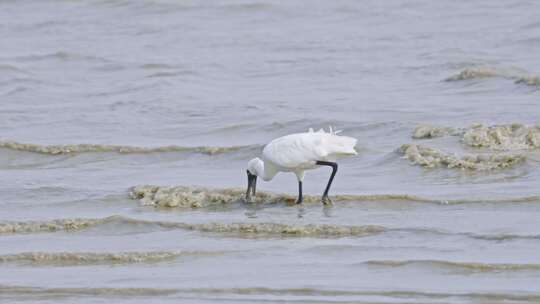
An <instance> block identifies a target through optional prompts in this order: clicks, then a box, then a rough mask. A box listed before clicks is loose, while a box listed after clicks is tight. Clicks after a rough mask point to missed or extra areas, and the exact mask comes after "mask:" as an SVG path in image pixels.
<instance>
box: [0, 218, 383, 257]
mask: <svg viewBox="0 0 540 304" xmlns="http://www.w3.org/2000/svg"><path fill="white" fill-rule="evenodd" d="M110 224H115V225H124V226H129V225H134V226H137V227H139V228H140V226H144V225H147V226H148V227H149V228H150V227H151V226H154V227H155V226H158V227H161V228H163V229H182V230H190V231H198V232H209V233H225V234H238V235H261V236H268V235H270V236H271V235H274V236H311V237H316V236H321V237H342V236H367V235H373V234H378V233H381V232H384V231H385V228H384V227H381V226H373V225H365V226H337V225H315V224H309V225H290V224H280V223H204V224H190V223H181V222H163V221H145V220H138V219H132V218H126V217H121V216H111V217H107V218H102V219H61V220H51V221H28V222H0V234H21V233H22V234H24V233H41V232H57V231H78V230H84V229H89V228H92V227H98V226H104V225H110ZM0 261H1V257H0Z"/></svg>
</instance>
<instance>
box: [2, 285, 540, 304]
mask: <svg viewBox="0 0 540 304" xmlns="http://www.w3.org/2000/svg"><path fill="white" fill-rule="evenodd" d="M175 295H176V296H180V297H182V296H183V295H189V296H192V295H196V296H197V297H198V298H200V297H201V296H213V297H215V296H216V295H220V296H231V298H230V300H231V301H233V302H238V301H239V300H244V301H245V300H251V301H252V302H257V301H258V300H259V301H260V299H261V296H264V295H272V296H277V297H283V300H285V302H287V301H295V300H302V298H298V299H295V298H291V297H303V296H308V297H310V299H311V297H313V296H317V297H320V299H319V301H324V300H325V298H328V300H331V301H329V302H331V303H334V302H335V300H339V299H340V297H346V299H347V302H350V300H351V297H359V298H358V299H357V300H361V299H362V298H363V297H369V298H368V299H372V297H385V298H389V299H393V300H397V301H399V302H402V301H403V299H404V298H406V299H409V300H414V299H417V300H419V301H421V302H422V303H424V302H425V301H426V300H433V301H436V302H437V303H438V302H440V301H441V300H451V301H455V300H456V299H462V300H465V301H466V302H470V301H474V302H477V301H480V302H481V303H484V302H485V301H488V302H487V303H492V302H494V301H496V302H497V303H499V302H501V303H502V302H505V303H506V302H514V301H519V302H534V303H536V302H538V301H540V294H534V293H519V292H518V293H501V292H498V293H496V292H495V293H490V292H479V293H475V292H461V293H459V292H458V293H443V292H425V291H415V290H380V291H371V290H340V289H319V288H269V287H257V286H254V287H236V288H234V287H233V288H218V287H214V288H212V287H203V288H183V289H180V288H178V289H173V288H148V287H124V288H122V287H118V288H114V287H65V288H43V287H33V286H6V285H0V299H1V298H2V296H10V297H16V299H17V298H19V299H33V300H35V299H39V298H40V297H43V298H46V299H48V300H50V299H58V298H76V299H80V298H81V297H100V298H111V297H114V298H128V297H129V298H132V297H155V296H175ZM255 297H256V298H255ZM322 297H324V298H322ZM220 300H223V299H222V298H220ZM319 301H317V302H319ZM307 302H310V301H307ZM311 302H312V301H311Z"/></svg>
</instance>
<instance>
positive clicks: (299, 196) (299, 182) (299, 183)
mask: <svg viewBox="0 0 540 304" xmlns="http://www.w3.org/2000/svg"><path fill="white" fill-rule="evenodd" d="M303 199H304V198H303V197H302V181H298V200H297V201H296V203H297V204H301V203H302V200H303Z"/></svg>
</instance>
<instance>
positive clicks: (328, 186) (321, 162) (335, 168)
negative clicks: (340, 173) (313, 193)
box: [316, 161, 338, 204]
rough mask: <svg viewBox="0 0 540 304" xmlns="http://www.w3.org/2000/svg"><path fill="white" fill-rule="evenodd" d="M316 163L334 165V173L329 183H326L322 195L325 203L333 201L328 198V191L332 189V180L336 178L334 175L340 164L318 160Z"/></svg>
mask: <svg viewBox="0 0 540 304" xmlns="http://www.w3.org/2000/svg"><path fill="white" fill-rule="evenodd" d="M316 164H317V165H320V166H330V167H332V175H330V179H329V180H328V185H326V189H325V190H324V193H323V196H322V202H323V204H328V203H332V201H331V200H330V199H329V198H328V191H330V186H331V185H332V181H333V180H334V176H335V175H336V172H337V168H338V165H337V163H334V162H329V161H317V162H316Z"/></svg>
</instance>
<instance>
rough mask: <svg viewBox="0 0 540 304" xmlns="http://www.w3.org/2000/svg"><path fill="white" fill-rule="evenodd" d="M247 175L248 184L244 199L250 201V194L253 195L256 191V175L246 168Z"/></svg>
mask: <svg viewBox="0 0 540 304" xmlns="http://www.w3.org/2000/svg"><path fill="white" fill-rule="evenodd" d="M247 177H248V186H247V191H246V201H248V202H249V201H251V196H252V195H253V196H255V193H256V191H257V175H255V174H251V172H249V170H247Z"/></svg>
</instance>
